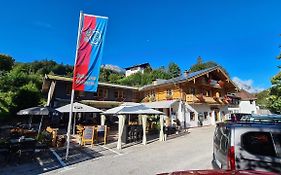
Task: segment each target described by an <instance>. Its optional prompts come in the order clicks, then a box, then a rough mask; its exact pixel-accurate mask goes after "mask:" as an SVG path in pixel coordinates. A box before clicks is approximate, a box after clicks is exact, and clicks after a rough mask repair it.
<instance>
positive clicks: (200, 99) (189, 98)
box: [185, 94, 226, 104]
mask: <svg viewBox="0 0 281 175" xmlns="http://www.w3.org/2000/svg"><path fill="white" fill-rule="evenodd" d="M185 99H186V100H185V101H186V102H187V103H207V104H226V103H225V102H224V100H222V99H220V98H217V97H209V96H204V95H202V94H199V95H193V94H187V95H186V96H185Z"/></svg>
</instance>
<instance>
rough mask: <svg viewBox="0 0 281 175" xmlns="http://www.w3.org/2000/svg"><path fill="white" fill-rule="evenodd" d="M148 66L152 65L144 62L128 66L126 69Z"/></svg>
mask: <svg viewBox="0 0 281 175" xmlns="http://www.w3.org/2000/svg"><path fill="white" fill-rule="evenodd" d="M147 66H150V64H149V63H142V64H135V65H133V66H130V67H126V68H124V69H126V70H128V69H131V68H134V67H147Z"/></svg>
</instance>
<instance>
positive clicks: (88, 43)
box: [72, 14, 108, 92]
mask: <svg viewBox="0 0 281 175" xmlns="http://www.w3.org/2000/svg"><path fill="white" fill-rule="evenodd" d="M81 20H82V21H81V27H80V31H79V33H80V36H79V44H78V48H77V58H76V61H75V65H74V73H73V84H72V88H73V90H78V91H90V92H96V91H97V86H98V79H99V72H100V65H101V59H102V51H103V46H104V39H105V33H106V27H107V21H108V18H107V17H101V16H95V15H88V14H82V19H81Z"/></svg>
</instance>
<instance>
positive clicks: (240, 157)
mask: <svg viewBox="0 0 281 175" xmlns="http://www.w3.org/2000/svg"><path fill="white" fill-rule="evenodd" d="M212 164H213V167H214V168H215V169H231V170H260V171H270V172H276V173H280V174H281V116H274V117H273V116H253V117H252V118H251V120H245V121H240V122H227V123H218V124H217V126H216V129H215V132H214V142H213V161H212Z"/></svg>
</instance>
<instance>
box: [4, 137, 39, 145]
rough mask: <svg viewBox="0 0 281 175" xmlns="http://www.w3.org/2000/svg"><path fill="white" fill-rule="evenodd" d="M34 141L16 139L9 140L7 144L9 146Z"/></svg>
mask: <svg viewBox="0 0 281 175" xmlns="http://www.w3.org/2000/svg"><path fill="white" fill-rule="evenodd" d="M32 141H35V139H34V138H23V139H21V138H18V139H10V140H9V142H10V144H18V143H23V142H32Z"/></svg>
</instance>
